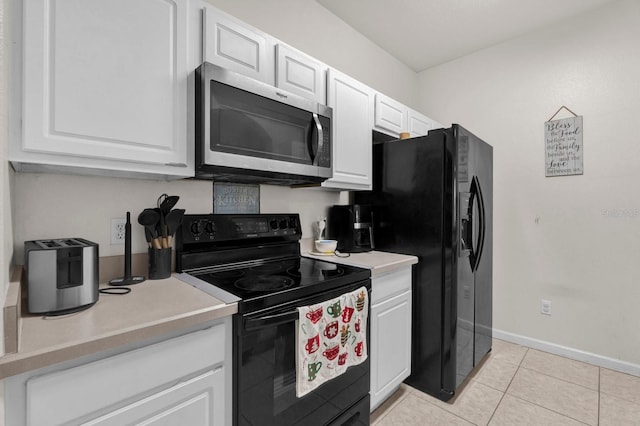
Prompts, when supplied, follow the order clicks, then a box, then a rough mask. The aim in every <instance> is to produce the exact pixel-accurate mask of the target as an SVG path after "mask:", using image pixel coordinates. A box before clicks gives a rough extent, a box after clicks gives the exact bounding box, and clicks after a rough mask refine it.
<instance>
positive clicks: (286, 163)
mask: <svg viewBox="0 0 640 426" xmlns="http://www.w3.org/2000/svg"><path fill="white" fill-rule="evenodd" d="M195 89H196V96H195V101H196V102H195V139H196V150H195V151H196V156H195V160H196V178H202V179H214V180H216V181H228V182H236V183H271V184H281V185H294V184H310V183H320V182H322V181H324V180H326V179H328V178H330V177H331V176H332V161H331V153H332V138H331V126H332V123H331V121H332V110H331V108H329V107H328V106H326V105H322V104H319V103H318V102H315V101H312V100H310V99H306V98H304V97H302V96H299V95H296V94H292V93H289V92H286V91H283V90H280V89H278V88H276V87H274V86H271V85H269V84H266V83H264V82H261V81H257V80H254V79H252V78H249V77H247V76H244V75H241V74H237V73H235V72H232V71H229V70H227V69H225V68H221V67H219V66H217V65H213V64H210V63H208V62H205V63H203V64H202V65H200V66H199V67H198V68H197V69H196V74H195Z"/></svg>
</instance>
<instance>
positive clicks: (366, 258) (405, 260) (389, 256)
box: [300, 238, 418, 278]
mask: <svg viewBox="0 0 640 426" xmlns="http://www.w3.org/2000/svg"><path fill="white" fill-rule="evenodd" d="M300 251H301V253H302V255H303V256H305V257H311V258H313V259H318V260H326V261H327V262H333V263H341V264H343V265H351V266H359V267H361V268H367V269H371V277H372V278H374V277H376V276H380V275H383V274H386V273H389V272H393V271H394V270H396V269H399V268H406V267H410V266H411V265H414V264H416V263H418V258H417V257H416V256H410V255H406V254H398V253H388V252H382V251H375V250H373V251H368V252H364V253H350V254H349V257H342V256H336V255H329V256H327V255H319V254H314V253H313V239H311V238H305V239H302V240H301V241H300Z"/></svg>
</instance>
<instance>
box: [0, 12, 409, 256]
mask: <svg viewBox="0 0 640 426" xmlns="http://www.w3.org/2000/svg"><path fill="white" fill-rule="evenodd" d="M212 3H214V5H217V6H218V7H219V8H220V9H222V10H224V11H226V12H228V13H230V14H232V15H234V16H236V17H238V18H239V19H241V20H244V21H246V22H247V23H249V24H251V25H253V26H255V27H257V28H258V29H261V30H263V31H265V32H268V33H270V34H271V35H273V36H274V37H277V38H279V39H281V40H282V41H284V42H286V43H288V44H290V45H292V46H294V47H296V48H298V49H300V50H303V51H305V52H307V53H308V54H310V55H312V56H314V57H316V58H318V59H320V60H322V61H324V62H326V63H328V64H329V65H332V66H335V67H336V68H338V69H340V70H341V71H344V72H346V73H347V74H350V75H353V76H354V77H355V78H358V79H360V80H362V81H363V82H365V83H367V84H369V85H371V86H373V87H375V88H377V89H379V90H381V91H383V92H385V93H387V94H389V95H390V96H393V97H395V98H397V99H399V100H402V101H403V102H405V103H407V104H415V102H416V99H417V97H416V94H415V86H416V84H417V75H416V74H415V73H413V72H412V71H411V70H409V68H408V67H406V66H404V65H402V64H400V63H399V62H398V61H397V60H396V59H395V58H393V57H391V56H390V55H389V54H387V53H386V52H384V51H382V50H381V49H380V48H379V47H378V46H376V45H374V44H373V43H371V42H370V41H369V40H367V39H365V38H364V37H362V36H361V35H359V34H358V33H357V32H355V31H354V30H353V29H351V28H350V27H348V26H347V25H346V24H344V23H343V22H342V21H340V20H339V19H338V18H336V17H335V16H334V15H332V14H331V13H329V12H328V11H326V10H325V9H324V8H322V7H321V6H319V5H318V4H317V3H316V2H315V1H314V0H278V1H275V2H274V1H270V2H264V1H260V0H246V1H242V2H234V1H217V0H216V1H212ZM2 99H3V102H6V97H5V96H2ZM4 145H6V144H4V143H3V146H4ZM164 192H166V193H169V194H172V195H179V196H180V197H181V199H180V203H179V204H178V206H177V207H180V208H185V209H187V212H188V213H207V212H210V211H211V210H212V207H211V206H212V186H211V182H203V181H194V180H188V181H180V182H170V183H167V182H164V181H149V180H135V179H117V178H103V177H79V176H62V175H49V174H41V175H40V174H28V173H24V174H23V173H17V174H15V188H14V193H15V194H14V198H15V201H14V206H13V208H14V211H15V212H16V214H15V218H14V223H13V230H14V235H13V241H14V243H13V249H14V261H15V262H16V263H19V264H21V263H23V244H24V241H27V240H32V239H40V238H58V237H70V236H77V237H83V238H87V239H89V240H91V241H95V242H97V243H98V244H99V245H100V255H101V256H108V255H117V254H122V252H123V246H122V245H111V243H110V223H111V218H114V217H123V216H124V214H125V212H126V211H131V212H132V215H133V216H134V221H135V218H136V217H137V214H138V213H139V212H140V211H141V210H142V209H143V208H146V207H153V206H154V203H155V200H156V198H157V197H158V196H159V195H160V194H162V193H164ZM347 201H348V200H347V197H346V193H340V192H326V191H321V190H317V189H289V188H284V187H272V186H266V185H263V186H262V187H261V210H262V211H263V212H299V213H300V214H301V219H302V224H303V234H304V235H303V236H304V237H312V236H313V234H312V231H311V223H312V222H313V221H315V220H317V219H318V217H321V216H324V215H326V213H327V210H326V209H327V207H328V206H330V205H333V204H341V203H346V202H347ZM10 226H11V225H10V224H9V227H7V229H10ZM132 228H133V252H134V253H140V252H144V251H145V250H146V245H145V240H144V234H143V229H142V227H140V226H138V225H134V226H133V227H132ZM9 241H10V240H9Z"/></svg>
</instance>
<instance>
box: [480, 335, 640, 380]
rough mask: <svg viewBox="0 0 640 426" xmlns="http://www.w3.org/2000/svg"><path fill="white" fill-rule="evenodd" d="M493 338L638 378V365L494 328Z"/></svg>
mask: <svg viewBox="0 0 640 426" xmlns="http://www.w3.org/2000/svg"><path fill="white" fill-rule="evenodd" d="M493 337H495V338H496V339H500V340H504V341H507V342H511V343H516V344H518V345H522V346H527V347H529V348H533V349H538V350H541V351H545V352H549V353H552V354H554V355H560V356H564V357H567V358H571V359H575V360H576V361H582V362H587V363H589V364H593V365H597V366H599V367H604V368H608V369H610V370H615V371H619V372H621V373H627V374H632V375H634V376H638V377H640V365H638V364H633V363H630V362H626V361H621V360H619V359H614V358H609V357H606V356H603V355H598V354H594V353H591V352H585V351H581V350H579V349H574V348H569V347H567V346H562V345H558V344H555V343H551V342H545V341H544V340H538V339H534V338H531V337H526V336H521V335H519V334H514V333H509V332H508V331H502V330H497V329H495V328H494V329H493Z"/></svg>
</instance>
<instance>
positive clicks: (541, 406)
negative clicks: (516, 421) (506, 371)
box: [509, 394, 589, 425]
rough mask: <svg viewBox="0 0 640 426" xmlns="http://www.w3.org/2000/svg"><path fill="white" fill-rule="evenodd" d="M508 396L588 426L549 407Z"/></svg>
mask: <svg viewBox="0 0 640 426" xmlns="http://www.w3.org/2000/svg"><path fill="white" fill-rule="evenodd" d="M509 396H510V397H511V398H515V399H519V400H520V401H523V402H526V403H527V404H531V405H535V406H536V407H540V408H542V409H543V410H547V411H550V412H552V413H555V414H557V415H559V416H562V417H565V418H567V419H571V420H573V421H574V422H578V423H580V424H583V425H589V423H585V422H583V421H582V420H578V419H574V418H573V417H571V416H568V415H566V414H564V413H561V412H559V411H556V410H554V409H551V408H549V407H545V406H544V405H540V404H538V403H536V402H533V401H529V400H528V399H524V398H522V397H520V396H517V395H511V394H509Z"/></svg>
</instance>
